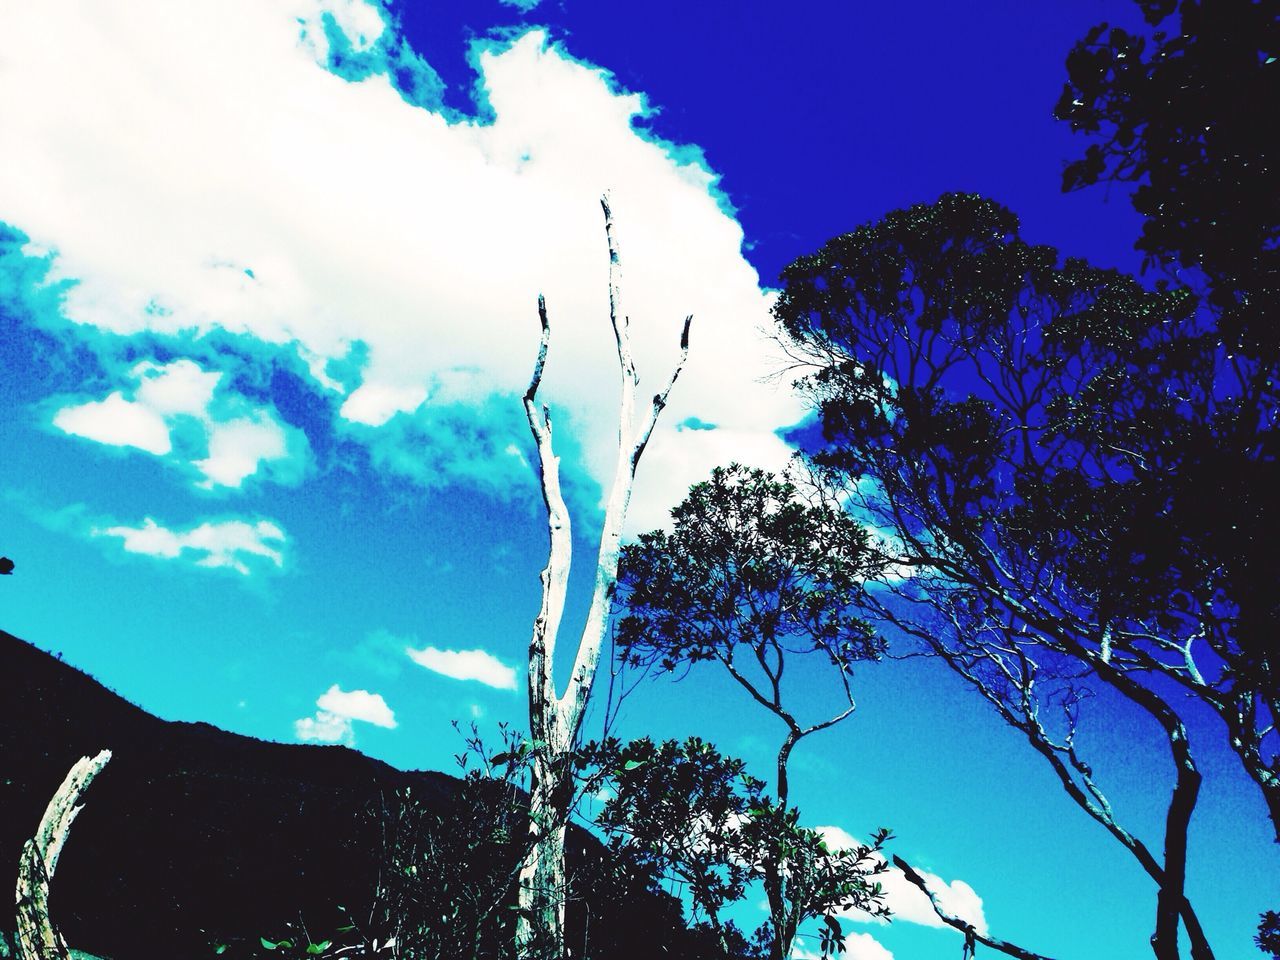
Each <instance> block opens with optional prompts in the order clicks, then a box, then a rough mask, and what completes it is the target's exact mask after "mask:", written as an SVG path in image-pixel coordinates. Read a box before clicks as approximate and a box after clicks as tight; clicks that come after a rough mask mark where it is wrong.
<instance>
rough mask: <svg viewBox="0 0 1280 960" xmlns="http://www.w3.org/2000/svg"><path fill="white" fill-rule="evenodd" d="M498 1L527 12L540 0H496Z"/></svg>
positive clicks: (540, 0)
mask: <svg viewBox="0 0 1280 960" xmlns="http://www.w3.org/2000/svg"><path fill="white" fill-rule="evenodd" d="M498 2H499V3H504V4H506V5H507V6H508V7H515V8H516V9H517V10H519V11H520V12H521V13H528V12H529V11H530V10H532V9H533V8H534V7H536V6H537V5H538V4H540V3H541V2H542V0H498Z"/></svg>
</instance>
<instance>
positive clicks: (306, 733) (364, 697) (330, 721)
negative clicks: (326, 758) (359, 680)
mask: <svg viewBox="0 0 1280 960" xmlns="http://www.w3.org/2000/svg"><path fill="white" fill-rule="evenodd" d="M356 721H359V722H361V723H371V724H373V725H374V726H375V727H383V728H385V729H388V730H394V729H395V726H396V718H395V714H394V713H393V712H392V711H391V708H390V707H388V706H387V702H386V701H385V700H383V699H382V694H380V693H370V692H369V691H368V690H343V689H342V688H341V687H340V686H338V684H336V683H335V684H334V685H333V686H331V687H330V688H329V689H328V690H326V691H325V692H324V693H322V694H321V695H320V696H319V698H318V699H317V700H316V712H315V716H311V717H302V718H301V719H299V720H296V721H294V724H293V732H294V735H295V736H296V737H297V738H298V739H299V740H314V741H318V742H320V743H346V744H348V745H349V744H353V743H355V728H354V723H355V722H356Z"/></svg>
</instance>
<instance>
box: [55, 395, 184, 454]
mask: <svg viewBox="0 0 1280 960" xmlns="http://www.w3.org/2000/svg"><path fill="white" fill-rule="evenodd" d="M53 425H54V426H55V427H57V428H58V429H59V430H61V431H62V432H63V433H70V434H73V435H75V436H77V437H84V438H85V439H86V440H94V441H96V442H98V443H103V444H106V445H108V446H112V447H136V448H137V449H139V450H145V451H146V452H147V453H153V454H155V455H156V456H159V457H162V456H164V455H165V454H167V453H168V452H169V451H170V450H171V449H172V445H171V444H170V442H169V426H168V424H166V423H165V422H164V417H162V416H160V415H159V414H158V413H156V411H155V410H153V409H151V408H150V407H148V406H146V405H144V404H141V403H135V402H133V401H131V400H126V399H125V398H124V397H123V396H122V395H121V394H120V393H118V392H117V393H113V394H111V395H110V396H108V397H107V398H106V399H105V400H97V401H91V402H89V403H82V404H80V405H79V406H71V407H63V408H62V409H61V410H59V411H58V412H57V414H55V415H54V418H53Z"/></svg>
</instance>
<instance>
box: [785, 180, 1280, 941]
mask: <svg viewBox="0 0 1280 960" xmlns="http://www.w3.org/2000/svg"><path fill="white" fill-rule="evenodd" d="M1017 230H1018V224H1017V220H1016V218H1015V217H1014V216H1013V215H1012V214H1011V213H1010V212H1009V211H1007V210H1005V209H1004V208H1002V207H1000V206H999V205H998V204H995V203H992V202H991V201H987V200H983V199H981V198H978V197H974V196H966V195H957V194H953V195H947V196H944V197H942V198H941V199H940V200H939V201H938V202H937V203H934V204H929V205H920V206H917V207H912V208H911V209H909V210H902V211H895V212H893V213H890V214H889V215H887V216H886V217H885V218H884V219H883V220H882V221H880V222H878V223H875V224H872V225H868V226H865V227H862V228H860V229H858V230H855V231H853V232H852V233H849V234H846V235H844V236H842V237H838V238H836V239H834V240H832V241H830V242H829V243H828V244H827V245H826V246H824V247H823V248H822V249H821V250H819V251H818V252H817V253H815V254H813V255H812V256H808V257H803V258H801V259H800V260H798V261H796V262H795V263H794V264H792V265H791V266H790V267H788V268H787V270H786V271H785V272H784V276H783V279H784V282H785V285H786V286H785V290H784V292H783V294H782V295H781V296H780V298H779V300H778V303H777V307H776V314H777V317H778V319H779V321H780V322H781V324H782V327H783V330H784V339H785V342H786V343H787V345H788V346H789V348H790V349H791V350H792V351H793V354H794V356H795V357H796V360H797V363H798V364H799V365H801V366H802V367H803V368H805V369H808V370H809V371H810V373H809V375H808V376H807V377H805V378H804V379H803V381H802V383H801V387H802V389H803V390H804V391H805V392H806V393H807V394H808V395H809V396H810V397H811V399H812V400H813V402H814V403H815V405H816V406H817V407H818V410H819V412H820V415H821V417H822V425H823V432H824V437H825V439H826V442H827V443H826V447H825V448H824V449H823V450H822V451H821V452H820V453H819V454H818V455H817V458H816V459H817V461H818V463H819V464H820V465H821V466H822V468H823V469H825V470H826V471H827V474H828V477H829V478H830V479H831V480H833V481H834V482H836V483H838V484H841V485H843V486H844V488H845V490H846V491H847V492H848V494H849V496H850V498H851V502H852V503H853V504H854V506H855V508H856V510H857V511H859V512H860V514H861V515H862V516H863V518H864V519H866V520H868V521H870V522H871V523H872V524H874V525H875V526H876V527H878V528H879V529H881V530H883V531H885V532H886V538H885V540H884V543H885V545H886V548H887V553H888V555H889V556H888V559H890V560H892V562H893V563H894V564H895V565H896V569H897V570H898V571H900V572H902V573H905V574H906V575H905V576H902V577H897V578H886V580H885V582H884V584H883V586H882V589H881V590H880V591H879V592H878V593H872V594H871V595H870V597H871V599H873V600H874V601H875V604H874V605H875V606H876V608H877V610H878V613H879V615H880V616H883V617H885V618H886V619H887V620H888V621H890V622H892V623H893V624H895V625H896V626H897V627H898V629H900V630H901V631H903V632H905V633H908V634H910V635H913V636H916V637H917V638H919V639H920V640H921V641H922V642H924V643H925V644H926V646H928V647H929V648H930V649H932V650H933V651H934V652H936V653H938V654H940V655H942V656H944V657H945V658H946V659H947V660H948V663H949V664H950V665H951V666H952V667H953V668H954V669H956V670H957V672H959V673H961V674H962V675H963V676H964V677H965V678H966V679H967V680H969V681H970V682H971V683H973V684H974V685H975V687H976V688H977V689H978V690H979V691H980V692H982V693H983V695H984V696H986V697H987V699H988V700H990V701H991V702H992V703H993V704H994V705H995V706H996V707H997V709H999V710H1000V711H1001V714H1002V716H1004V717H1005V719H1006V720H1007V721H1008V722H1010V723H1011V724H1012V725H1014V726H1015V727H1017V728H1018V729H1020V730H1022V731H1023V732H1024V733H1025V734H1026V735H1027V736H1028V737H1029V738H1030V740H1031V742H1032V744H1033V745H1034V746H1035V748H1036V749H1037V750H1038V751H1039V752H1041V753H1042V754H1043V755H1044V756H1045V757H1046V759H1048V760H1049V761H1050V762H1051V763H1053V764H1054V765H1055V770H1057V772H1058V774H1059V776H1060V777H1061V778H1062V779H1063V782H1064V786H1065V787H1066V788H1067V790H1068V792H1069V793H1070V794H1071V795H1072V796H1073V797H1074V798H1075V799H1076V800H1077V802H1078V803H1080V805H1081V806H1082V807H1084V808H1085V809H1086V810H1088V811H1089V812H1090V814H1091V815H1093V816H1094V817H1095V818H1096V819H1098V820H1099V821H1100V822H1103V823H1104V824H1105V825H1107V826H1108V829H1110V830H1112V832H1113V834H1114V835H1115V836H1116V837H1117V839H1119V840H1120V841H1121V842H1122V843H1124V844H1125V845H1126V846H1127V847H1128V848H1129V849H1130V850H1131V851H1132V852H1133V853H1134V855H1135V856H1136V857H1138V859H1139V860H1140V862H1142V863H1143V865H1144V867H1145V868H1146V869H1147V871H1148V873H1150V874H1151V875H1152V877H1153V879H1155V880H1156V882H1157V883H1158V884H1160V889H1161V908H1160V910H1161V912H1160V916H1161V918H1162V919H1161V924H1162V932H1161V933H1160V937H1161V941H1162V943H1163V944H1164V945H1165V948H1166V949H1176V930H1175V929H1174V928H1175V927H1176V922H1177V918H1176V914H1177V912H1178V911H1179V910H1182V912H1183V919H1184V921H1185V922H1187V923H1188V925H1189V928H1195V927H1196V926H1197V925H1196V922H1195V920H1194V916H1193V915H1192V914H1191V913H1190V910H1189V908H1186V905H1185V902H1184V901H1183V899H1182V894H1181V883H1182V880H1181V877H1182V871H1183V869H1184V861H1185V846H1186V843H1185V841H1186V836H1185V834H1186V824H1187V822H1188V820H1189V818H1190V815H1191V811H1192V809H1193V808H1194V804H1195V798H1196V794H1197V791H1198V786H1199V773H1198V771H1197V770H1196V768H1195V765H1194V761H1193V759H1192V755H1191V752H1190V746H1189V742H1188V739H1187V735H1186V729H1185V726H1184V725H1183V723H1182V720H1181V717H1180V711H1181V709H1182V705H1181V704H1182V700H1181V697H1180V696H1177V695H1175V696H1172V697H1171V696H1168V693H1169V685H1168V684H1167V683H1165V682H1163V681H1162V682H1161V683H1155V682H1152V680H1151V677H1152V675H1155V674H1159V675H1161V676H1162V677H1163V678H1164V680H1167V681H1172V683H1174V684H1177V685H1179V686H1181V687H1182V688H1183V689H1184V690H1185V691H1187V692H1190V693H1192V694H1193V695H1195V696H1196V697H1198V698H1199V699H1200V700H1202V701H1203V702H1204V703H1205V704H1207V705H1209V706H1210V707H1212V708H1213V709H1214V710H1215V711H1217V713H1218V714H1219V716H1221V717H1222V719H1223V720H1224V721H1225V722H1226V726H1227V729H1228V731H1229V736H1228V740H1229V743H1230V745H1231V748H1232V749H1233V750H1235V752H1236V754H1237V756H1238V757H1239V758H1240V760H1241V763H1242V765H1243V767H1244V769H1245V771H1246V772H1247V773H1248V774H1249V775H1250V776H1251V777H1252V778H1253V779H1254V781H1255V782H1256V783H1257V784H1258V786H1259V787H1260V788H1261V789H1262V791H1263V794H1264V796H1265V797H1266V798H1267V801H1268V803H1269V804H1270V805H1271V809H1272V811H1273V816H1274V817H1275V818H1276V820H1277V824H1280V779H1278V777H1277V774H1280V768H1278V767H1277V755H1278V750H1277V734H1276V732H1275V730H1274V728H1273V724H1274V720H1275V718H1276V716H1277V712H1278V711H1280V689H1278V688H1277V675H1276V670H1275V664H1274V661H1273V655H1272V653H1271V651H1272V648H1273V644H1274V641H1273V639H1272V638H1273V637H1274V636H1275V628H1276V626H1277V606H1276V602H1277V598H1276V595H1275V592H1274V590H1273V589H1272V588H1271V587H1270V586H1268V585H1269V584H1274V583H1275V582H1277V577H1278V576H1280V562H1278V561H1277V557H1276V555H1275V552H1274V551H1273V550H1271V549H1270V544H1271V543H1273V542H1274V539H1275V534H1276V533H1277V532H1280V531H1278V530H1277V529H1276V523H1277V520H1276V510H1275V501H1274V496H1273V495H1272V493H1271V491H1273V490H1274V489H1277V488H1278V486H1277V480H1280V476H1277V465H1276V460H1275V433H1274V411H1275V402H1274V374H1273V370H1272V367H1271V366H1270V365H1268V364H1266V363H1263V362H1261V361H1259V360H1254V359H1250V358H1248V357H1243V356H1241V355H1238V354H1233V353H1231V352H1230V350H1229V349H1227V348H1226V347H1225V346H1224V345H1223V343H1222V341H1221V339H1220V337H1219V333H1218V330H1217V328H1216V326H1215V318H1214V315H1213V314H1212V312H1210V311H1205V310H1198V309H1197V308H1196V306H1197V305H1196V302H1195V299H1194V297H1192V296H1191V295H1190V294H1188V293H1186V292H1184V291H1181V290H1172V289H1168V288H1165V287H1162V286H1161V287H1157V288H1156V289H1154V290H1149V289H1145V288H1143V287H1142V286H1141V285H1139V284H1138V283H1137V282H1136V281H1135V280H1133V279H1132V278H1130V277H1126V276H1124V275H1122V274H1120V273H1118V272H1116V271H1110V270H1099V269H1096V268H1093V267H1091V266H1089V265H1088V264H1086V263H1084V262H1082V261H1078V260H1067V261H1066V262H1065V263H1060V261H1059V257H1058V254H1057V252H1056V251H1055V250H1053V249H1052V248H1049V247H1037V246H1032V245H1029V244H1027V243H1025V242H1024V241H1022V240H1021V239H1020V238H1019V237H1018V235H1017ZM1091 682H1092V683H1097V682H1101V683H1102V684H1104V685H1106V686H1108V687H1110V688H1112V689H1113V690H1114V691H1116V692H1118V693H1120V694H1121V695H1123V696H1125V697H1127V698H1128V699H1130V700H1131V701H1132V702H1133V703H1134V704H1135V705H1137V706H1139V707H1140V708H1141V709H1143V710H1145V711H1146V712H1147V713H1148V714H1149V715H1150V716H1151V717H1152V719H1153V720H1154V721H1155V722H1156V723H1157V724H1158V725H1159V726H1160V728H1161V729H1162V730H1163V731H1164V733H1165V735H1166V737H1167V738H1168V741H1169V744H1170V749H1171V751H1172V757H1173V758H1174V760H1175V771H1176V783H1175V788H1174V791H1173V793H1172V794H1171V796H1170V800H1169V804H1170V806H1169V811H1170V815H1169V818H1168V820H1167V824H1166V826H1167V833H1166V836H1165V838H1164V843H1163V848H1164V851H1165V859H1164V862H1163V863H1162V864H1161V863H1157V862H1156V860H1155V858H1154V856H1153V855H1152V853H1151V850H1150V849H1148V848H1147V847H1146V846H1145V845H1143V844H1141V843H1140V842H1139V841H1137V840H1136V839H1135V838H1134V837H1132V835H1131V834H1129V833H1128V832H1127V831H1124V830H1123V829H1121V828H1120V827H1119V825H1118V824H1116V822H1115V820H1114V817H1113V816H1112V813H1111V810H1110V807H1109V805H1108V804H1107V803H1106V802H1105V797H1103V796H1102V795H1101V792H1100V789H1099V787H1098V784H1097V783H1096V782H1095V781H1094V780H1093V777H1092V773H1091V769H1090V767H1089V765H1088V763H1087V762H1086V761H1084V760H1083V759H1082V758H1081V757H1080V756H1079V755H1078V753H1077V750H1076V745H1075V738H1074V730H1075V724H1076V721H1077V718H1078V715H1079V709H1080V706H1081V704H1082V702H1083V700H1084V698H1085V697H1086V696H1087V694H1088V686H1089V684H1090V683H1091ZM1033 691H1034V693H1035V696H1032V695H1031V694H1032V693H1033ZM1054 717H1056V718H1057V719H1056V720H1053V718H1054ZM1054 724H1056V731H1055V729H1054V728H1053V725H1054ZM1193 939H1194V937H1193ZM1198 952H1199V955H1201V956H1205V955H1207V947H1206V946H1204V945H1203V944H1201V945H1200V949H1199V951H1198Z"/></svg>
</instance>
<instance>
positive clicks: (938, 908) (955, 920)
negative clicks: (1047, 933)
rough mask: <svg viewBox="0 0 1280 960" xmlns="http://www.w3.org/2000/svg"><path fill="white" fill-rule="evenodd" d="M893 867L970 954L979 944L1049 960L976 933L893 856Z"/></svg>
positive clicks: (1024, 958) (1022, 959) (1022, 958)
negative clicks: (957, 933)
mask: <svg viewBox="0 0 1280 960" xmlns="http://www.w3.org/2000/svg"><path fill="white" fill-rule="evenodd" d="M893 865H894V866H895V867H897V868H898V869H899V870H901V871H902V875H903V876H904V877H906V878H907V880H909V881H910V882H911V883H913V884H915V885H916V886H917V887H919V888H920V892H921V893H923V894H924V895H925V896H926V897H928V898H929V903H931V904H932V905H933V912H934V913H936V914H937V915H938V919H939V920H941V921H942V922H943V923H945V924H946V925H947V926H949V927H955V928H956V929H957V930H959V931H960V932H961V933H963V934H964V937H965V943H966V944H967V945H968V946H969V947H970V953H972V946H973V944H974V943H975V942H977V943H981V944H982V945H983V946H987V947H990V948H991V949H992V950H998V951H1000V952H1001V953H1003V954H1006V955H1008V956H1010V957H1016V958H1018V960H1049V958H1048V957H1046V956H1045V955H1044V954H1041V953H1032V952H1031V951H1030V950H1026V949H1023V948H1022V947H1019V946H1017V945H1016V944H1012V943H1009V942H1007V941H1005V940H1000V939H997V938H996V937H992V936H984V935H983V934H981V933H978V931H977V930H975V929H974V927H973V924H971V923H969V922H968V921H967V920H961V919H960V918H959V917H957V916H954V915H953V914H950V913H947V911H946V910H944V909H942V904H940V903H939V902H938V898H937V896H935V895H934V892H933V891H932V890H930V889H929V885H928V884H927V883H925V880H924V877H922V876H920V874H918V873H916V872H915V870H914V869H912V867H911V864H909V863H907V861H905V860H903V859H902V858H901V857H899V856H896V855H895V856H894V858H893Z"/></svg>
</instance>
